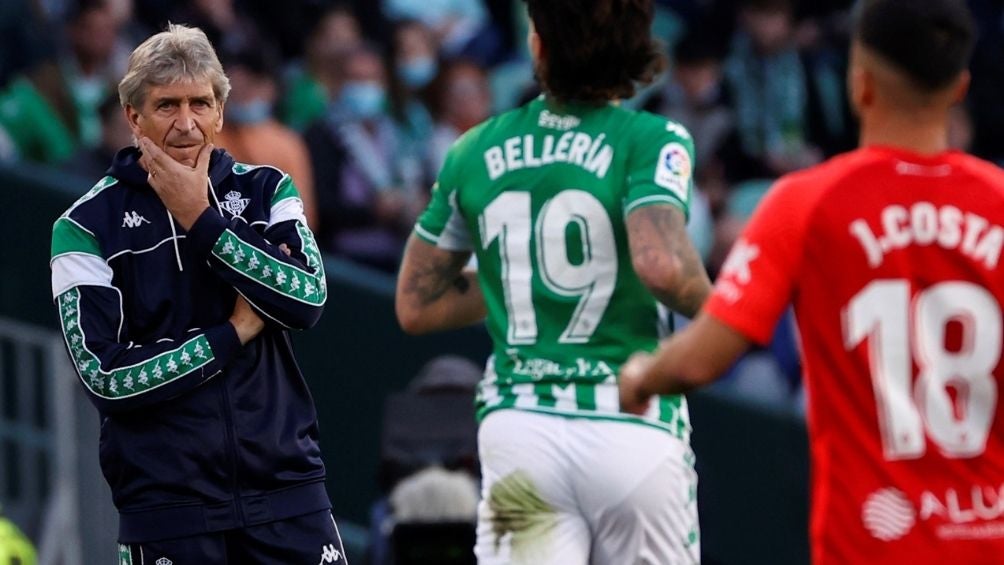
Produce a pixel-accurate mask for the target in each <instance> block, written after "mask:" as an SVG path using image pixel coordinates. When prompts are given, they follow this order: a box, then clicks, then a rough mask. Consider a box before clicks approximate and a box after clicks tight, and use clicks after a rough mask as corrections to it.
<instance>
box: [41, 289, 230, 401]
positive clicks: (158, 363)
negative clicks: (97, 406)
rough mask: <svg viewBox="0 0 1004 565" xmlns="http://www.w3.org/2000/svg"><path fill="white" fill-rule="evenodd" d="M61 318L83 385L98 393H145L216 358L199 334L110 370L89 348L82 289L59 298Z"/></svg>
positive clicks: (114, 395) (120, 395)
mask: <svg viewBox="0 0 1004 565" xmlns="http://www.w3.org/2000/svg"><path fill="white" fill-rule="evenodd" d="M57 302H58V304H59V317H60V322H61V323H62V326H63V335H64V336H66V345H67V347H68V348H69V350H70V356H71V357H72V358H73V363H74V365H75V366H76V369H77V371H78V372H79V373H80V378H81V380H82V381H83V382H84V385H85V386H86V387H87V388H88V389H89V390H90V391H91V392H92V393H94V394H95V395H96V396H99V397H101V398H106V399H116V400H117V399H123V398H129V397H132V396H136V395H139V394H143V393H146V392H149V391H151V390H154V389H156V388H159V387H161V386H164V385H165V384H167V383H169V382H171V381H174V380H176V379H179V378H181V377H184V376H185V375H188V374H190V373H192V372H194V371H197V370H199V369H201V368H202V367H205V366H206V365H208V364H209V363H211V362H212V361H213V360H214V359H215V357H214V356H213V350H212V348H211V347H210V345H209V341H208V340H207V339H206V336H205V335H203V334H200V335H198V336H196V337H193V338H191V339H189V340H188V341H186V342H184V343H183V344H181V345H180V346H178V347H176V348H174V349H171V350H169V351H165V352H163V353H161V354H159V355H156V356H155V357H153V358H151V359H148V360H146V361H143V362H142V363H137V364H134V365H129V366H127V367H120V368H118V369H113V370H111V371H106V370H104V369H102V368H101V361H100V360H99V359H98V356H97V355H95V354H94V353H93V352H91V351H90V350H89V349H88V348H87V344H86V340H87V336H86V335H84V330H83V328H82V327H81V324H80V290H79V289H77V288H71V289H70V290H68V291H66V292H65V293H63V294H61V295H60V296H59V298H58V299H57Z"/></svg>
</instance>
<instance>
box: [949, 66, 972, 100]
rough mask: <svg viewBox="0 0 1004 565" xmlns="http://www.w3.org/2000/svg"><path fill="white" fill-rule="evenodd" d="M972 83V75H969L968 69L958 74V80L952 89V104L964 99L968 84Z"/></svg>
mask: <svg viewBox="0 0 1004 565" xmlns="http://www.w3.org/2000/svg"><path fill="white" fill-rule="evenodd" d="M971 81H972V75H971V74H969V69H966V70H964V71H962V72H961V73H959V78H958V79H956V82H955V86H954V87H952V90H953V96H952V102H953V103H954V104H958V103H960V102H962V101H963V100H965V99H966V93H967V92H969V83H970V82H971Z"/></svg>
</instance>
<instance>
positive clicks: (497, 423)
mask: <svg viewBox="0 0 1004 565" xmlns="http://www.w3.org/2000/svg"><path fill="white" fill-rule="evenodd" d="M528 7H529V14H530V18H531V20H532V23H533V27H532V29H531V31H530V37H529V41H530V46H531V51H532V52H533V55H534V60H535V67H536V71H537V75H538V77H539V79H540V82H541V83H542V86H543V88H544V91H545V94H544V95H542V96H541V97H539V98H537V99H536V100H533V101H531V102H530V103H528V104H527V105H525V106H523V107H521V108H518V109H516V110H513V111H511V112H508V113H506V114H503V115H501V116H499V117H497V118H494V119H491V120H488V121H487V122H485V123H483V124H481V125H480V126H477V127H475V128H474V129H472V130H471V131H470V132H468V133H467V134H466V135H465V136H463V137H462V138H461V139H460V140H459V141H458V142H457V143H456V144H455V145H454V147H453V148H452V149H451V150H450V152H449V154H448V156H447V158H446V162H445V164H444V166H443V168H442V171H441V172H440V175H439V179H438V182H437V184H436V186H435V187H434V190H433V196H432V201H431V203H430V205H429V207H428V209H427V210H426V211H425V213H424V214H423V215H422V217H421V218H420V219H419V221H418V223H417V225H416V227H415V231H414V234H413V235H412V238H411V241H410V243H409V245H408V249H407V252H406V254H405V259H404V262H403V265H402V268H401V274H400V279H399V282H398V291H397V313H398V317H399V320H400V321H401V324H402V326H403V327H404V329H405V330H407V331H409V332H412V333H422V332H427V331H432V330H438V329H445V328H451V327H456V326H461V325H465V324H470V323H474V322H476V321H479V320H481V319H482V318H484V317H485V315H486V313H487V317H488V329H489V332H490V334H491V336H492V339H493V341H494V355H493V357H492V359H490V360H489V363H488V367H487V370H486V375H485V378H484V380H483V382H482V383H481V386H480V390H479V397H478V407H479V417H480V418H481V419H482V422H481V428H480V431H479V444H480V445H479V448H480V456H481V465H482V472H483V478H484V481H483V495H484V496H483V502H482V503H481V506H480V509H479V518H478V536H477V544H476V548H475V552H476V554H477V556H478V558H479V561H480V562H481V563H527V564H535V565H539V564H550V563H554V564H557V563H561V564H572V565H574V564H585V563H626V562H636V563H653V564H655V563H659V564H665V563H696V562H697V561H698V559H699V540H698V525H697V508H696V500H695V498H696V486H697V485H696V476H695V473H694V468H693V464H694V457H693V454H692V452H691V450H690V447H689V433H690V424H689V419H688V415H687V407H686V403H685V400H684V399H683V397H681V396H677V395H671V396H666V397H662V398H660V399H659V400H658V401H657V402H655V403H653V404H652V406H651V408H650V409H649V410H648V411H646V412H645V413H643V414H641V415H639V416H637V417H635V416H632V415H628V414H624V413H623V412H621V411H620V407H619V405H618V399H617V380H616V375H617V371H618V369H619V367H620V365H621V364H622V363H624V362H625V361H626V360H627V357H628V355H629V353H630V352H631V351H632V350H635V349H639V348H641V349H651V348H654V347H655V346H656V344H657V342H658V336H659V329H658V328H659V325H660V312H659V308H658V302H657V300H658V301H661V302H662V303H663V304H665V305H667V306H670V307H672V308H673V309H675V310H676V311H678V312H680V313H682V314H684V315H687V316H691V315H693V314H695V313H696V311H697V310H698V308H699V307H700V305H701V304H702V303H703V302H704V300H705V298H706V297H707V294H708V293H709V292H710V282H709V281H708V278H707V275H706V274H705V272H704V270H703V267H702V265H701V262H700V259H699V258H698V256H697V253H696V252H695V251H694V249H693V246H692V245H691V243H690V241H689V240H688V239H687V236H686V232H685V231H684V225H685V223H686V215H687V210H688V206H689V202H690V196H691V190H692V182H691V171H692V170H693V143H692V140H691V138H690V135H689V134H688V133H687V132H686V130H685V129H684V128H682V127H681V126H679V125H678V124H676V123H674V122H669V121H667V120H666V119H665V118H662V117H659V116H655V115H652V114H646V113H640V112H634V111H629V110H625V109H623V108H620V107H618V105H617V104H616V100H617V99H619V98H624V97H629V96H631V95H632V94H633V92H634V90H635V84H636V83H640V82H646V81H648V80H650V79H651V78H652V77H653V76H654V75H655V74H656V72H657V71H658V70H659V68H660V65H661V59H660V57H659V55H658V47H657V46H656V45H655V43H654V42H653V41H652V39H651V37H650V35H649V28H650V25H651V22H652V13H653V7H652V2H651V1H650V0H588V1H585V0H529V2H528ZM472 251H473V252H474V253H476V255H477V260H478V272H477V274H476V275H475V274H474V273H472V272H464V271H463V270H462V269H463V266H464V265H465V264H466V263H467V262H468V259H469V257H470V256H471V252H472Z"/></svg>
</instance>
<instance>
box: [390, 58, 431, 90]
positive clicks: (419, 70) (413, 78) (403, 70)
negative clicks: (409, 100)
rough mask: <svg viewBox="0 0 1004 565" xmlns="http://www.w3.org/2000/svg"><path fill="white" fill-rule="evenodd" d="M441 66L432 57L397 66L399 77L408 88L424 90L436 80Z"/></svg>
mask: <svg viewBox="0 0 1004 565" xmlns="http://www.w3.org/2000/svg"><path fill="white" fill-rule="evenodd" d="M438 71H439V65H438V64H437V63H436V60H435V59H433V58H432V57H419V58H418V59H412V60H411V61H406V62H404V63H401V64H400V65H398V66H397V76H398V77H399V78H400V79H401V82H403V83H404V85H405V86H407V87H408V88H422V87H424V86H425V85H427V84H429V83H430V82H432V79H434V78H436V72H438Z"/></svg>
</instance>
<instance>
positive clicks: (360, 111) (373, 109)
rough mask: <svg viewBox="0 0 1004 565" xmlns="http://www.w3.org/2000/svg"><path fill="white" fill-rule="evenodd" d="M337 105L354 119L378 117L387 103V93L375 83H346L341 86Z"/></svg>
mask: <svg viewBox="0 0 1004 565" xmlns="http://www.w3.org/2000/svg"><path fill="white" fill-rule="evenodd" d="M338 100H339V103H340V105H341V106H342V108H344V109H345V110H346V111H348V112H349V113H350V114H352V115H353V116H354V117H356V118H360V119H367V118H373V117H376V116H378V115H380V113H381V112H383V110H384V106H385V105H386V103H387V92H386V91H385V90H384V88H383V87H382V86H380V84H379V83H376V82H360V81H354V82H347V83H345V84H344V85H343V86H342V93H341V94H340V95H339V97H338Z"/></svg>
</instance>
